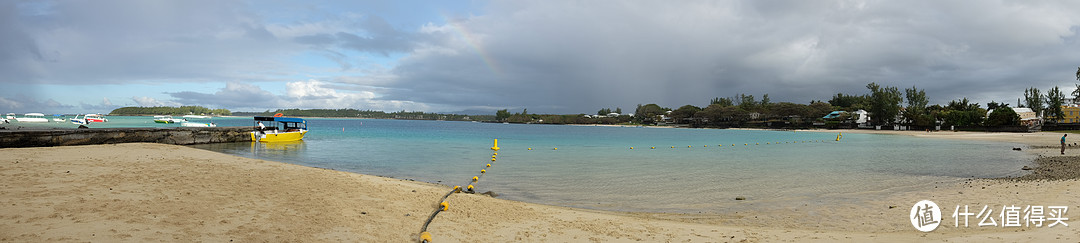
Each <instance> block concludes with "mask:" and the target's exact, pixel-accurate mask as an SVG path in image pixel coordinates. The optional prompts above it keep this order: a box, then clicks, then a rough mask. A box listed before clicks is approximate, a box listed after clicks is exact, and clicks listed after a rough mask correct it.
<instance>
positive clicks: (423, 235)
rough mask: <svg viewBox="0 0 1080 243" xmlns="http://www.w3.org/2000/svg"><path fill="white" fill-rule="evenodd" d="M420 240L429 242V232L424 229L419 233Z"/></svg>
mask: <svg viewBox="0 0 1080 243" xmlns="http://www.w3.org/2000/svg"><path fill="white" fill-rule="evenodd" d="M420 241H421V242H428V243H430V242H431V233H428V232H427V231H424V233H420Z"/></svg>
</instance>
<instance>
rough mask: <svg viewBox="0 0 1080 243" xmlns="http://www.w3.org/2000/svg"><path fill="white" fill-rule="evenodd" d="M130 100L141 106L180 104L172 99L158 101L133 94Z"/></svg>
mask: <svg viewBox="0 0 1080 243" xmlns="http://www.w3.org/2000/svg"><path fill="white" fill-rule="evenodd" d="M131 100H133V101H135V104H137V105H138V106H141V107H156V106H180V105H181V104H180V103H177V102H174V101H160V100H157V99H154V98H150V97H146V96H134V97H131Z"/></svg>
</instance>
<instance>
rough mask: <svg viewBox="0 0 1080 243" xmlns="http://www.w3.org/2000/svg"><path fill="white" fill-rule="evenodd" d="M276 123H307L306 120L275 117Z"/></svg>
mask: <svg viewBox="0 0 1080 243" xmlns="http://www.w3.org/2000/svg"><path fill="white" fill-rule="evenodd" d="M274 121H276V122H292V123H307V122H306V121H304V119H300V118H292V117H274Z"/></svg>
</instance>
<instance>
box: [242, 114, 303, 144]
mask: <svg viewBox="0 0 1080 243" xmlns="http://www.w3.org/2000/svg"><path fill="white" fill-rule="evenodd" d="M279 114H280V113H279ZM307 132H308V130H307V121H305V120H304V119H300V118H291V117H282V116H281V115H275V116H274V117H265V116H256V117H255V131H252V132H251V141H255V142H285V141H299V140H302V139H304V134H306V133H307Z"/></svg>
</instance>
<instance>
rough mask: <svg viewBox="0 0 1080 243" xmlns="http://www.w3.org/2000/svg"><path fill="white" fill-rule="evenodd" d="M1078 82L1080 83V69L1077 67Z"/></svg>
mask: <svg viewBox="0 0 1080 243" xmlns="http://www.w3.org/2000/svg"><path fill="white" fill-rule="evenodd" d="M1076 80H1077V81H1080V67H1076Z"/></svg>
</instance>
